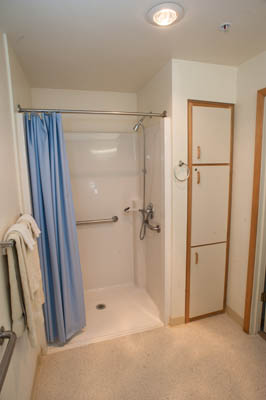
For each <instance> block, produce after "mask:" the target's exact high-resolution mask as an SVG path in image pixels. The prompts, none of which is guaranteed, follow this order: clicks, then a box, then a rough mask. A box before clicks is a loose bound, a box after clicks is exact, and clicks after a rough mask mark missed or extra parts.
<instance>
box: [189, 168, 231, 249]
mask: <svg viewBox="0 0 266 400" xmlns="http://www.w3.org/2000/svg"><path fill="white" fill-rule="evenodd" d="M229 174H230V167H229V166H228V165H222V166H221V165H218V166H200V167H198V166H196V167H193V168H192V211H191V212H192V215H191V246H198V245H201V244H209V243H217V242H223V241H226V240H227V222H228V221H227V219H228V201H229Z"/></svg>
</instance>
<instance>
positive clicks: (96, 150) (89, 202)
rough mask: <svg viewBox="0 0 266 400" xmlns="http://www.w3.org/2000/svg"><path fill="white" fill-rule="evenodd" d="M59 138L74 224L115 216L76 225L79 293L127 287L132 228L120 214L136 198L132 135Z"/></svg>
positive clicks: (131, 277) (129, 220)
mask: <svg viewBox="0 0 266 400" xmlns="http://www.w3.org/2000/svg"><path fill="white" fill-rule="evenodd" d="M65 139H66V147H67V154H68V161H69V167H70V175H71V184H72V193H73V200H74V207H75V213H76V218H77V220H87V219H101V218H110V217H112V216H114V215H116V216H118V218H119V220H118V222H116V223H105V224H99V225H96V224H94V225H84V226H78V227H77V231H78V240H79V248H80V257H81V264H82V271H83V279H84V289H85V290H87V289H95V288H103V287H106V286H113V285H123V284H133V280H134V256H133V247H134V236H133V224H132V218H131V216H129V215H126V214H125V213H124V212H123V210H124V208H125V207H127V206H128V205H130V204H131V202H132V199H136V198H137V197H138V188H139V168H138V165H139V163H138V154H137V153H138V151H137V148H138V146H137V141H138V136H137V135H136V134H134V133H66V134H65ZM142 268H145V267H144V266H142Z"/></svg>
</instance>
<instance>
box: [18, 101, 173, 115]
mask: <svg viewBox="0 0 266 400" xmlns="http://www.w3.org/2000/svg"><path fill="white" fill-rule="evenodd" d="M17 111H18V112H19V113H24V112H36V113H42V112H44V113H45V112H58V113H62V114H96V115H130V116H135V117H151V118H152V117H160V118H165V117H167V111H163V112H162V113H153V112H149V113H148V112H137V111H136V112H135V111H100V110H66V109H62V110H61V109H57V108H55V109H53V108H49V109H47V108H42V109H39V108H23V107H21V106H20V104H18V106H17Z"/></svg>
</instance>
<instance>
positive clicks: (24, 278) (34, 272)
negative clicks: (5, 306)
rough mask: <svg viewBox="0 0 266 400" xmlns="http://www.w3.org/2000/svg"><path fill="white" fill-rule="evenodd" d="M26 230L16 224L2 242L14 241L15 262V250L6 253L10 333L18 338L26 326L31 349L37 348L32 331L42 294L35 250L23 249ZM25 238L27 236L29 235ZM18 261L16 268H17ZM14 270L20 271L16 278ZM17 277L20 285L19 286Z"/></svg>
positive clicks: (41, 302) (37, 257)
mask: <svg viewBox="0 0 266 400" xmlns="http://www.w3.org/2000/svg"><path fill="white" fill-rule="evenodd" d="M17 225H22V226H23V228H21V229H18V227H17ZM14 227H15V228H14ZM25 229H26V230H28V228H27V226H26V225H25V224H24V223H20V224H15V225H13V226H11V227H10V228H9V230H8V232H7V233H6V235H5V240H14V241H15V243H16V252H17V259H16V256H15V251H14V249H12V248H8V249H7V256H8V267H9V283H10V294H11V310H12V329H13V330H14V332H15V333H16V334H17V336H18V337H19V336H21V335H22V334H23V332H24V330H25V327H26V325H27V328H28V333H29V338H30V340H31V343H32V345H33V346H36V345H37V342H38V341H37V335H36V328H35V315H36V314H39V315H40V314H41V305H42V304H43V303H44V294H43V287H42V279H41V271H40V261H39V254H38V247H37V246H34V247H33V249H32V250H31V249H30V248H29V246H28V245H26V241H25V237H24V234H22V232H23V233H25V232H24V230H25ZM28 234H29V235H30V232H29V233H28ZM32 240H33V238H32ZM17 261H18V267H17V265H16V264H17ZM16 267H17V269H18V271H19V274H16ZM18 275H19V278H20V281H21V284H20V282H18ZM20 286H21V288H22V292H23V300H24V305H23V303H22V302H21V298H22V295H21V289H20ZM24 306H25V307H24ZM24 308H25V310H24ZM25 311H26V322H25Z"/></svg>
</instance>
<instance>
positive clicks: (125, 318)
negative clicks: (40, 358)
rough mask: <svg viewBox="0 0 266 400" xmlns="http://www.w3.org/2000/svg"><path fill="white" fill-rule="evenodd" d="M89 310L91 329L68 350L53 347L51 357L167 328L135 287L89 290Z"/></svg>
mask: <svg viewBox="0 0 266 400" xmlns="http://www.w3.org/2000/svg"><path fill="white" fill-rule="evenodd" d="M103 305H104V306H105V307H102V306H103ZM99 306H100V307H99ZM85 307H86V322H87V326H86V327H85V328H84V329H83V330H82V332H80V333H79V334H77V335H75V336H74V337H73V338H72V339H71V340H70V341H69V342H68V343H67V344H66V345H65V346H63V347H49V349H48V354H50V353H55V352H58V351H63V350H68V349H72V348H75V347H80V346H86V345H88V344H90V343H96V342H101V341H104V340H111V339H114V338H117V337H121V336H126V335H130V334H134V333H138V332H144V331H147V330H152V329H155V328H159V327H162V326H163V323H162V321H161V320H160V318H159V312H158V310H157V307H156V306H155V304H154V303H153V301H152V300H151V298H150V297H149V295H148V294H147V292H146V291H145V290H144V289H142V288H138V287H136V286H133V285H123V286H111V287H107V288H103V289H94V290H87V291H86V292H85Z"/></svg>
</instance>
